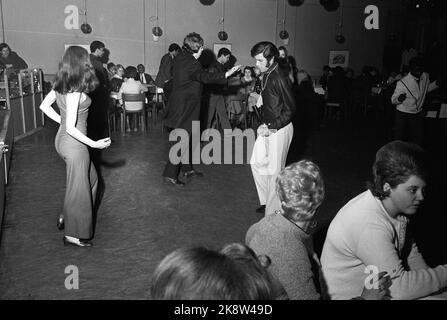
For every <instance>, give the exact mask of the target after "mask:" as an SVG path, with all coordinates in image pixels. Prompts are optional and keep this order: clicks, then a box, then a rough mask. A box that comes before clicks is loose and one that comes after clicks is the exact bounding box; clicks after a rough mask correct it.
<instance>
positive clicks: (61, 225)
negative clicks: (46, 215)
mask: <svg viewBox="0 0 447 320" xmlns="http://www.w3.org/2000/svg"><path fill="white" fill-rule="evenodd" d="M57 228H58V229H59V230H64V228H65V223H64V216H62V215H60V216H59V218H58V219H57Z"/></svg>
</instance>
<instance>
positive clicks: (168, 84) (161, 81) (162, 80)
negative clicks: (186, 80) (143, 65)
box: [155, 43, 182, 103]
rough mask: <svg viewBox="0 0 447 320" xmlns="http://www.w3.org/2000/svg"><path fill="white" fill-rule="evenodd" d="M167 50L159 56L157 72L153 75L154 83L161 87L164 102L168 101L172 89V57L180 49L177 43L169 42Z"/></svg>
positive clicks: (175, 55) (173, 57)
mask: <svg viewBox="0 0 447 320" xmlns="http://www.w3.org/2000/svg"><path fill="white" fill-rule="evenodd" d="M168 50H169V52H168V53H166V54H165V55H164V56H163V57H162V58H161V61H160V67H159V68H158V73H157V76H156V77H155V84H156V85H157V86H158V87H160V88H163V93H164V95H163V98H164V99H165V103H166V102H167V101H168V99H169V96H170V94H171V90H172V66H173V64H174V59H175V57H177V56H178V54H179V53H180V51H182V49H181V48H180V46H179V45H178V44H177V43H171V44H170V45H169V49H168Z"/></svg>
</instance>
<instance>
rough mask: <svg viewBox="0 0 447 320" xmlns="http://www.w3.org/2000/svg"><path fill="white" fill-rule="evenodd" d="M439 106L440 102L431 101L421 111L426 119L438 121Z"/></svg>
mask: <svg viewBox="0 0 447 320" xmlns="http://www.w3.org/2000/svg"><path fill="white" fill-rule="evenodd" d="M441 106H442V101H441V100H437V99H432V100H429V101H427V102H426V103H425V104H424V107H423V110H424V111H425V113H426V117H427V118H434V119H439V116H440V114H441Z"/></svg>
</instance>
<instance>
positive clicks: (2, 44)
mask: <svg viewBox="0 0 447 320" xmlns="http://www.w3.org/2000/svg"><path fill="white" fill-rule="evenodd" d="M5 48H8V49H9V51H11V48H10V47H9V45H8V44H7V43H5V42H2V43H0V51H2V50H3V49H5Z"/></svg>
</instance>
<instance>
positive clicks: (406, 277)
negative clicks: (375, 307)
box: [321, 141, 447, 300]
mask: <svg viewBox="0 0 447 320" xmlns="http://www.w3.org/2000/svg"><path fill="white" fill-rule="evenodd" d="M424 157H425V154H424V152H423V150H422V148H420V147H419V146H418V145H416V144H413V143H409V142H403V141H393V142H390V143H388V144H386V145H385V146H383V147H382V148H381V149H380V150H379V151H378V152H377V154H376V160H375V163H374V165H373V175H374V182H373V184H371V186H370V188H369V190H367V191H365V192H363V193H361V194H360V195H358V196H356V197H355V198H354V199H352V200H351V201H349V202H348V203H347V204H346V205H345V206H344V207H343V208H341V209H340V211H339V212H338V213H337V215H336V216H335V218H334V219H333V220H332V222H331V224H330V226H329V230H328V233H327V236H326V241H325V243H324V247H323V252H322V256H321V263H322V270H323V275H324V278H325V281H326V284H327V287H328V293H329V295H330V296H331V298H332V299H347V298H349V297H352V296H354V295H358V294H359V293H360V292H361V290H362V288H363V286H364V284H365V277H366V276H367V275H368V274H370V275H373V274H377V273H378V272H379V271H384V272H387V273H388V274H389V275H390V276H391V278H392V279H393V283H392V285H391V287H390V293H391V298H392V299H405V300H407V299H417V298H421V297H424V296H427V295H430V294H432V293H434V292H436V291H438V290H440V289H442V288H445V287H446V286H447V265H440V266H437V267H435V268H430V267H429V266H428V265H427V264H426V263H425V261H424V258H423V257H422V255H421V254H420V253H419V250H418V247H417V245H416V243H415V242H414V240H413V238H412V236H411V234H410V232H408V230H409V228H407V224H408V222H409V218H410V217H411V216H413V215H414V214H415V213H416V212H417V210H418V208H419V206H420V205H421V203H422V201H423V200H424V191H425V186H426V182H425V181H426V177H427V167H426V163H425V161H424Z"/></svg>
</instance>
